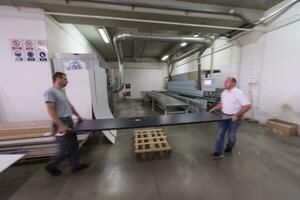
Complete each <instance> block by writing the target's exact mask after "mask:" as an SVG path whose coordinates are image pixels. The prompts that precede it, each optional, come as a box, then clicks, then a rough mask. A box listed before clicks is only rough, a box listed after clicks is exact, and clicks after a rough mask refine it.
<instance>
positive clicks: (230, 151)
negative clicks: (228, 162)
mask: <svg viewBox="0 0 300 200" xmlns="http://www.w3.org/2000/svg"><path fill="white" fill-rule="evenodd" d="M224 152H225V153H232V149H229V148H226V149H225V151H224Z"/></svg>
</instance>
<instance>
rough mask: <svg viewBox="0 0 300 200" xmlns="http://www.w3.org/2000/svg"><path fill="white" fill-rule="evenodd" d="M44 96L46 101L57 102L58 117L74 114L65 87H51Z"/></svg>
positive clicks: (56, 111)
mask: <svg viewBox="0 0 300 200" xmlns="http://www.w3.org/2000/svg"><path fill="white" fill-rule="evenodd" d="M44 98H45V101H46V102H53V103H55V113H56V114H57V116H58V117H71V116H72V109H71V106H70V102H69V100H68V97H67V95H66V92H65V91H64V90H63V89H57V88H54V87H51V88H49V89H48V90H47V91H46V92H45V93H44Z"/></svg>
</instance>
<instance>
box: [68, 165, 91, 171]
mask: <svg viewBox="0 0 300 200" xmlns="http://www.w3.org/2000/svg"><path fill="white" fill-rule="evenodd" d="M89 167H90V165H89V164H80V165H79V166H78V167H77V168H76V169H73V170H72V171H71V172H72V173H76V172H78V171H80V170H84V169H87V168H89Z"/></svg>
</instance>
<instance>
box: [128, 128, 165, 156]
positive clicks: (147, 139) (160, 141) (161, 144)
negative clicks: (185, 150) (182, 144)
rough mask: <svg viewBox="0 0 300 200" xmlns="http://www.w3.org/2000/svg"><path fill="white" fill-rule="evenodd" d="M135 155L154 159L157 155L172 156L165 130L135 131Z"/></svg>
mask: <svg viewBox="0 0 300 200" xmlns="http://www.w3.org/2000/svg"><path fill="white" fill-rule="evenodd" d="M134 140H135V144H134V145H135V151H134V152H135V155H136V157H137V158H138V157H140V156H142V155H145V156H148V157H149V156H150V157H153V155H155V154H160V155H161V154H164V155H167V156H169V155H170V154H171V147H170V145H169V143H168V141H167V136H166V135H165V133H164V131H163V129H142V130H135V131H134Z"/></svg>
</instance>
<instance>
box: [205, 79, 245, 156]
mask: <svg viewBox="0 0 300 200" xmlns="http://www.w3.org/2000/svg"><path fill="white" fill-rule="evenodd" d="M224 87H225V90H224V91H223V92H222V94H221V102H220V103H219V104H218V105H216V106H215V107H213V108H212V109H211V110H210V111H209V112H214V111H216V110H221V111H222V113H224V114H225V115H229V116H231V119H229V120H225V121H222V122H220V124H219V128H218V133H217V140H216V146H215V152H214V153H213V154H212V155H211V157H212V158H221V157H224V156H223V154H222V152H223V145H224V139H225V135H226V132H228V143H227V147H226V149H225V153H231V152H232V150H233V148H234V145H235V143H236V132H237V130H238V128H239V126H240V124H241V118H242V116H243V115H244V114H245V113H246V112H248V111H249V110H250V109H251V104H250V102H249V100H248V99H247V97H246V96H245V94H244V93H243V91H241V90H240V89H238V88H236V79H235V78H233V77H228V78H226V80H225V83H224Z"/></svg>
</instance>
